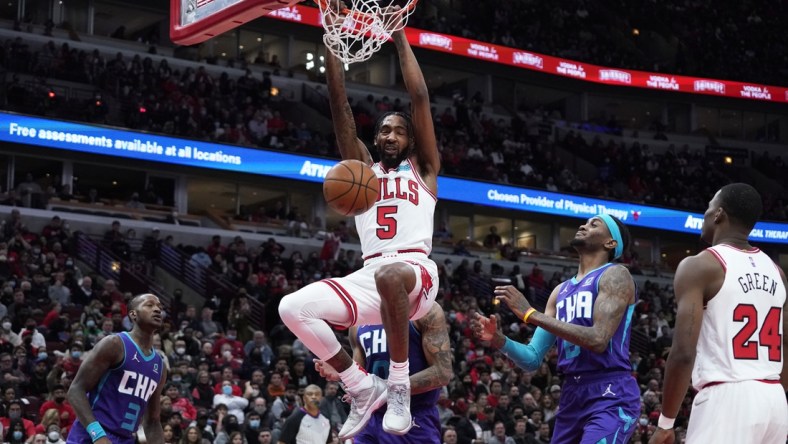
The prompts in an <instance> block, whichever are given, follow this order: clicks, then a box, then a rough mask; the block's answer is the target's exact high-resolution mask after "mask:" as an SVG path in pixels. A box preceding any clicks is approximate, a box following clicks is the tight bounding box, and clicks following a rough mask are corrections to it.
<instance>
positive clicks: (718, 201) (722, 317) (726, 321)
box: [649, 183, 788, 444]
mask: <svg viewBox="0 0 788 444" xmlns="http://www.w3.org/2000/svg"><path fill="white" fill-rule="evenodd" d="M761 211H762V203H761V196H760V195H759V194H758V192H757V191H756V190H755V189H754V188H753V187H751V186H749V185H747V184H743V183H734V184H730V185H726V186H724V187H722V188H721V189H720V190H719V191H718V192H717V194H715V195H714V198H713V199H712V200H711V202H709V208H708V209H707V210H706V213H705V214H704V215H703V228H702V231H701V238H702V239H703V240H704V241H706V242H709V243H711V245H712V247H711V248H709V249H707V250H704V251H703V252H701V253H699V254H697V255H695V256H691V257H688V258H686V259H684V260H683V261H682V262H681V264H679V267H678V269H677V270H676V276H675V279H674V287H675V292H676V301H677V303H678V311H677V313H676V327H675V332H674V334H673V346H672V347H671V350H670V355H669V357H668V362H667V367H666V369H665V385H664V388H663V401H662V415H661V416H660V419H659V427H658V429H657V431H656V432H655V433H654V436H652V438H651V440H650V441H649V443H651V444H661V443H673V441H674V439H675V437H674V433H673V430H672V428H673V425H674V424H673V421H674V420H675V418H676V416H677V414H678V411H679V407H680V405H681V402H682V400H683V399H684V395H685V394H686V392H687V386H688V385H689V382H690V378H691V379H692V385H693V387H694V388H695V389H696V390H698V393H697V394H696V395H695V399H694V402H693V405H692V411H691V413H690V419H689V426H688V430H687V443H688V444H706V443H731V444H733V443H736V444H747V443H752V444H785V442H786V436H788V404H786V398H785V390H786V389H788V371H786V369H785V366H784V363H785V353H786V348H788V344H787V342H788V341H787V340H786V336H785V323H786V319H785V310H786V297H785V291H786V290H785V289H786V280H785V274H784V273H783V271H782V270H781V269H780V268H779V267H778V266H777V265H776V264H775V263H774V262H773V261H772V260H771V259H770V258H769V256H767V255H766V254H765V253H764V252H762V251H760V250H759V249H758V248H754V247H753V246H751V245H750V244H749V242H748V238H749V234H750V232H751V231H752V228H753V227H754V226H755V222H756V221H757V220H758V218H759V217H760V215H761ZM781 384H782V385H781Z"/></svg>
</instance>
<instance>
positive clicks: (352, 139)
mask: <svg viewBox="0 0 788 444" xmlns="http://www.w3.org/2000/svg"><path fill="white" fill-rule="evenodd" d="M326 82H327V84H328V104H329V105H330V107H331V120H333V121H334V133H335V134H336V137H337V146H338V148H339V153H340V154H341V155H342V159H345V160H348V159H356V160H360V161H362V162H364V163H366V164H367V165H371V164H372V156H371V155H370V154H369V150H368V149H367V146H366V145H364V142H362V141H361V140H360V139H359V138H358V135H357V134H356V121H355V119H354V118H353V110H352V109H351V108H350V103H349V102H348V99H347V90H346V89H345V68H344V66H342V62H341V61H340V60H339V59H337V58H336V56H335V55H333V54H332V53H331V51H326Z"/></svg>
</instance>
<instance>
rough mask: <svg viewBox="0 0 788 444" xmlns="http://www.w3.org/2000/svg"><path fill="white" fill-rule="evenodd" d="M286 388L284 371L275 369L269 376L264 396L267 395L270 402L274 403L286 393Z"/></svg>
mask: <svg viewBox="0 0 788 444" xmlns="http://www.w3.org/2000/svg"><path fill="white" fill-rule="evenodd" d="M285 389H286V386H285V383H284V377H283V376H282V373H280V372H276V371H275V372H274V373H271V376H269V378H268V386H267V387H266V390H265V393H264V394H263V396H265V398H266V400H267V401H268V402H269V403H272V402H274V400H275V399H277V398H278V397H280V396H282V395H284V394H285Z"/></svg>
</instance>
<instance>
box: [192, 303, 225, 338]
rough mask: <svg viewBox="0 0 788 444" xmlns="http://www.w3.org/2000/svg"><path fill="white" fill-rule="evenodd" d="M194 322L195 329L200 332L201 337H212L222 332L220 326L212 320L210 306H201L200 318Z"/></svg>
mask: <svg viewBox="0 0 788 444" xmlns="http://www.w3.org/2000/svg"><path fill="white" fill-rule="evenodd" d="M195 324H196V325H195V330H197V331H199V332H201V333H202V337H203V338H209V339H214V338H215V337H217V336H219V335H220V334H221V333H222V326H221V325H220V324H219V323H218V322H216V321H214V320H213V309H211V307H203V309H202V311H201V313H200V319H199V320H198V321H196V323H195Z"/></svg>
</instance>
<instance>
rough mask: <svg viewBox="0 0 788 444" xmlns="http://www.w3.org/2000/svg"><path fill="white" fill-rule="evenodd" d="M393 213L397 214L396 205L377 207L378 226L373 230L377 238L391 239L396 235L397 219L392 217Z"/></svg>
mask: <svg viewBox="0 0 788 444" xmlns="http://www.w3.org/2000/svg"><path fill="white" fill-rule="evenodd" d="M395 214H397V207H395V206H386V207H378V225H380V228H378V229H377V230H375V234H377V235H378V239H382V240H388V239H393V238H394V236H396V235H397V219H394V215H395Z"/></svg>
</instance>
